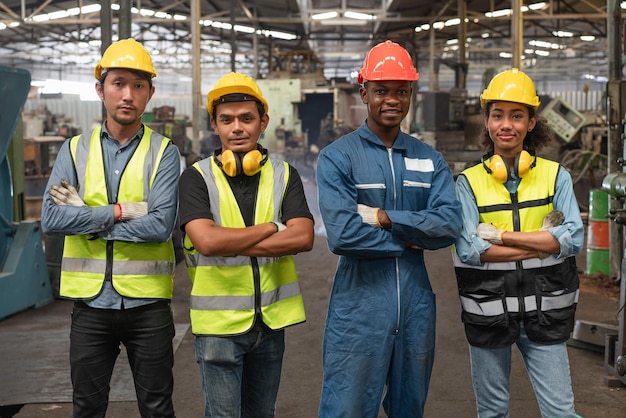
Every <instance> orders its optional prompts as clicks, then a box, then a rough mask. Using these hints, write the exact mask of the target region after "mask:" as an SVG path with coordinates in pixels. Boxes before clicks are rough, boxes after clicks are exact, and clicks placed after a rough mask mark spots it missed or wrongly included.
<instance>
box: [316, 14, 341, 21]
mask: <svg viewBox="0 0 626 418" xmlns="http://www.w3.org/2000/svg"><path fill="white" fill-rule="evenodd" d="M337 16H338V13H337V12H324V13H317V14H314V15H312V16H311V19H313V20H325V19H332V18H334V17H337Z"/></svg>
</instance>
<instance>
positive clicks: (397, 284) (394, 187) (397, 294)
mask: <svg viewBox="0 0 626 418" xmlns="http://www.w3.org/2000/svg"><path fill="white" fill-rule="evenodd" d="M387 155H388V156H389V166H390V167H391V178H392V180H393V209H394V210H395V209H396V198H397V193H396V173H395V171H394V169H393V149H391V148H387ZM395 262H396V297H397V301H398V311H397V316H396V334H397V333H398V332H399V331H400V263H399V260H398V257H396V260H395Z"/></svg>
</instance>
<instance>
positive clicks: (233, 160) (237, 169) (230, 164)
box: [222, 149, 241, 177]
mask: <svg viewBox="0 0 626 418" xmlns="http://www.w3.org/2000/svg"><path fill="white" fill-rule="evenodd" d="M222 170H223V171H224V173H226V175H227V176H229V177H235V176H236V175H237V174H239V173H241V160H240V158H239V156H238V155H237V154H235V153H234V152H232V151H231V150H229V149H227V150H226V151H224V152H223V153H222Z"/></svg>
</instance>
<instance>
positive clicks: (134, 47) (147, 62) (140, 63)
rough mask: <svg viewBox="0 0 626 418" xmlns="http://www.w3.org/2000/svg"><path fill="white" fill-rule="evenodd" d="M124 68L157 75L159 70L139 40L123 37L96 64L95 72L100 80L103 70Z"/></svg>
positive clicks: (153, 75)
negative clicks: (155, 67)
mask: <svg viewBox="0 0 626 418" xmlns="http://www.w3.org/2000/svg"><path fill="white" fill-rule="evenodd" d="M112 68H123V69H127V70H136V71H143V72H145V73H148V74H150V75H152V78H154V77H156V75H157V72H156V70H155V69H154V66H153V65H152V57H150V54H149V53H148V51H147V50H146V48H144V46H143V45H141V44H140V43H139V42H137V41H136V40H134V39H133V38H128V39H122V40H119V41H117V42H114V43H112V44H111V45H110V46H109V47H108V48H107V49H106V51H104V54H103V55H102V59H101V60H100V61H99V62H98V64H97V65H96V69H95V70H94V72H93V74H94V75H95V76H96V78H97V79H98V80H100V77H101V76H102V70H108V69H112Z"/></svg>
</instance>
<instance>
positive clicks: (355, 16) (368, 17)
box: [343, 10, 376, 20]
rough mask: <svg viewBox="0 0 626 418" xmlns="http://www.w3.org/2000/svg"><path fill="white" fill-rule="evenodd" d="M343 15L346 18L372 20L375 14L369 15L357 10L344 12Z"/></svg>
mask: <svg viewBox="0 0 626 418" xmlns="http://www.w3.org/2000/svg"><path fill="white" fill-rule="evenodd" d="M343 17H347V18H348V19H358V20H374V19H376V16H374V15H370V14H367V13H359V12H351V11H349V10H348V11H347V12H344V14H343Z"/></svg>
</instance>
